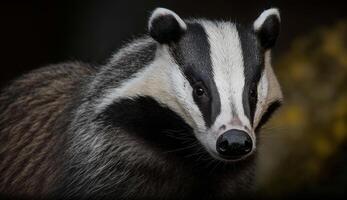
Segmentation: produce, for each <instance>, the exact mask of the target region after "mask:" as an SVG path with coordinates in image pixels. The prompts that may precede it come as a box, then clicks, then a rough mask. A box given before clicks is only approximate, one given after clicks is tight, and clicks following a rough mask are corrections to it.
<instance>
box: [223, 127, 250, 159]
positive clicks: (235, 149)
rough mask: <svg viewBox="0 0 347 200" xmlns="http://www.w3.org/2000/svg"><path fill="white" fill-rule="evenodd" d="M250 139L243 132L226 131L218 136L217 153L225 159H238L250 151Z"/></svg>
mask: <svg viewBox="0 0 347 200" xmlns="http://www.w3.org/2000/svg"><path fill="white" fill-rule="evenodd" d="M252 147H253V145H252V139H251V137H250V136H249V135H248V134H247V133H246V132H244V131H241V130H236V129H233V130H228V131H227V132H225V133H223V134H222V135H221V136H219V138H218V140H217V151H218V153H219V154H220V155H221V156H222V157H223V158H226V159H238V158H241V157H242V156H245V155H247V154H248V153H249V152H251V151H252Z"/></svg>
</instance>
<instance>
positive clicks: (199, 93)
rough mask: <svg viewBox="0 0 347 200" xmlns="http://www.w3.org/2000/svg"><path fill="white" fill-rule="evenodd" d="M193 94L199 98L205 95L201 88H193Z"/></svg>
mask: <svg viewBox="0 0 347 200" xmlns="http://www.w3.org/2000/svg"><path fill="white" fill-rule="evenodd" d="M194 91H195V94H196V96H198V97H201V96H203V95H204V94H205V90H204V88H202V87H199V86H198V87H195V90H194Z"/></svg>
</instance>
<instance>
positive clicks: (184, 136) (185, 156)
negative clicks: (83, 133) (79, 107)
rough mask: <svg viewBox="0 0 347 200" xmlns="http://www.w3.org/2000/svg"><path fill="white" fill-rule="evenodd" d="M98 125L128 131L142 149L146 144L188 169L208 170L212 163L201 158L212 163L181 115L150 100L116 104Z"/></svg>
mask: <svg viewBox="0 0 347 200" xmlns="http://www.w3.org/2000/svg"><path fill="white" fill-rule="evenodd" d="M96 121H99V122H100V123H102V124H103V126H102V127H115V128H117V129H118V130H123V131H126V133H125V134H130V135H132V136H134V137H135V138H136V139H137V141H138V143H139V145H141V144H146V146H147V145H148V146H150V147H152V148H153V150H159V152H162V153H163V155H165V156H166V155H170V157H171V156H174V157H175V158H177V159H179V160H180V161H183V162H184V163H186V164H189V165H194V166H200V167H202V168H204V167H209V165H207V164H208V163H210V161H211V160H210V159H206V160H203V159H200V157H201V156H203V157H204V158H211V159H213V158H212V157H211V156H210V155H209V153H208V152H207V151H206V150H205V149H204V148H203V146H202V145H201V144H200V143H199V141H198V140H197V139H196V137H195V136H194V133H193V129H192V128H191V127H190V126H189V125H188V124H187V123H186V122H185V121H184V120H183V119H182V118H181V117H180V116H179V115H177V114H176V113H175V112H174V111H172V110H171V109H170V108H168V107H166V106H165V105H162V104H160V103H159V102H157V101H156V100H155V99H153V98H152V97H149V96H139V97H136V98H132V99H122V100H119V101H117V102H114V103H113V104H111V105H110V106H108V107H107V108H106V109H105V110H104V112H102V113H100V114H99V115H98V117H97V118H96ZM115 145H117V142H115ZM119 145H122V144H119ZM197 152H199V153H197Z"/></svg>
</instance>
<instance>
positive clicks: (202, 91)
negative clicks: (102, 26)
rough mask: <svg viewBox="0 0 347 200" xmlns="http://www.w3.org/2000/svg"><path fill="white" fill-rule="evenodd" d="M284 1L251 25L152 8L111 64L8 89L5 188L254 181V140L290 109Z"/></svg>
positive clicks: (2, 137)
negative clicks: (275, 59)
mask: <svg viewBox="0 0 347 200" xmlns="http://www.w3.org/2000/svg"><path fill="white" fill-rule="evenodd" d="M279 30H280V14H279V11H278V9H277V8H270V9H267V10H265V11H263V12H262V13H261V14H260V15H259V17H258V18H256V20H255V21H254V22H253V23H250V24H249V25H241V24H239V23H235V22H230V21H211V20H206V19H189V20H188V19H187V20H183V19H181V18H180V17H179V16H178V15H177V14H176V13H174V12H173V11H171V10H168V9H165V8H157V9H155V10H154V11H153V12H152V14H151V16H150V18H149V20H148V34H146V35H145V36H143V37H141V38H139V39H135V40H134V41H132V42H130V43H129V44H127V45H125V46H124V47H123V48H121V49H120V50H119V51H118V52H117V53H115V54H114V55H113V56H112V57H111V58H110V59H109V60H108V62H107V64H105V65H102V66H89V65H87V64H84V63H78V62H73V63H63V64H58V65H51V66H48V67H43V68H40V69H37V70H34V71H32V72H29V73H27V74H25V75H23V76H22V77H20V78H18V79H16V80H14V81H12V82H11V83H10V84H9V85H8V86H7V87H5V88H4V89H3V90H2V92H1V95H0V144H1V145H0V192H1V193H2V194H5V195H10V196H13V195H15V196H16V195H17V196H22V197H23V196H24V197H52V198H59V199H60V198H67V199H69V198H84V199H88V198H102V199H109V198H113V199H143V198H145V199H146V198H147V199H148V198H150V199H191V198H200V199H225V198H230V197H234V196H239V195H242V194H249V192H251V191H254V189H255V187H254V186H255V184H254V180H255V167H256V157H257V150H256V149H257V145H258V140H257V136H258V135H259V132H260V130H261V127H262V126H263V125H264V124H265V123H266V122H267V121H268V119H269V118H270V116H271V115H272V113H273V112H274V111H275V110H276V109H277V108H278V107H279V106H280V105H281V102H282V93H281V89H280V86H279V83H278V80H277V78H276V76H275V74H274V72H273V69H272V66H271V49H272V48H273V47H274V45H275V43H276V39H277V37H278V35H279Z"/></svg>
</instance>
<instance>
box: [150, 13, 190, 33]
mask: <svg viewBox="0 0 347 200" xmlns="http://www.w3.org/2000/svg"><path fill="white" fill-rule="evenodd" d="M165 15H171V16H173V17H174V18H175V19H176V20H177V22H178V24H179V25H180V27H181V28H182V29H183V30H187V25H186V23H184V21H183V20H182V19H181V18H180V17H179V16H178V15H177V14H176V13H174V12H173V11H171V10H168V9H166V8H156V9H155V10H154V11H153V13H152V15H151V17H150V18H149V21H148V30H151V27H152V22H153V20H154V19H156V18H157V17H160V16H165Z"/></svg>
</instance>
